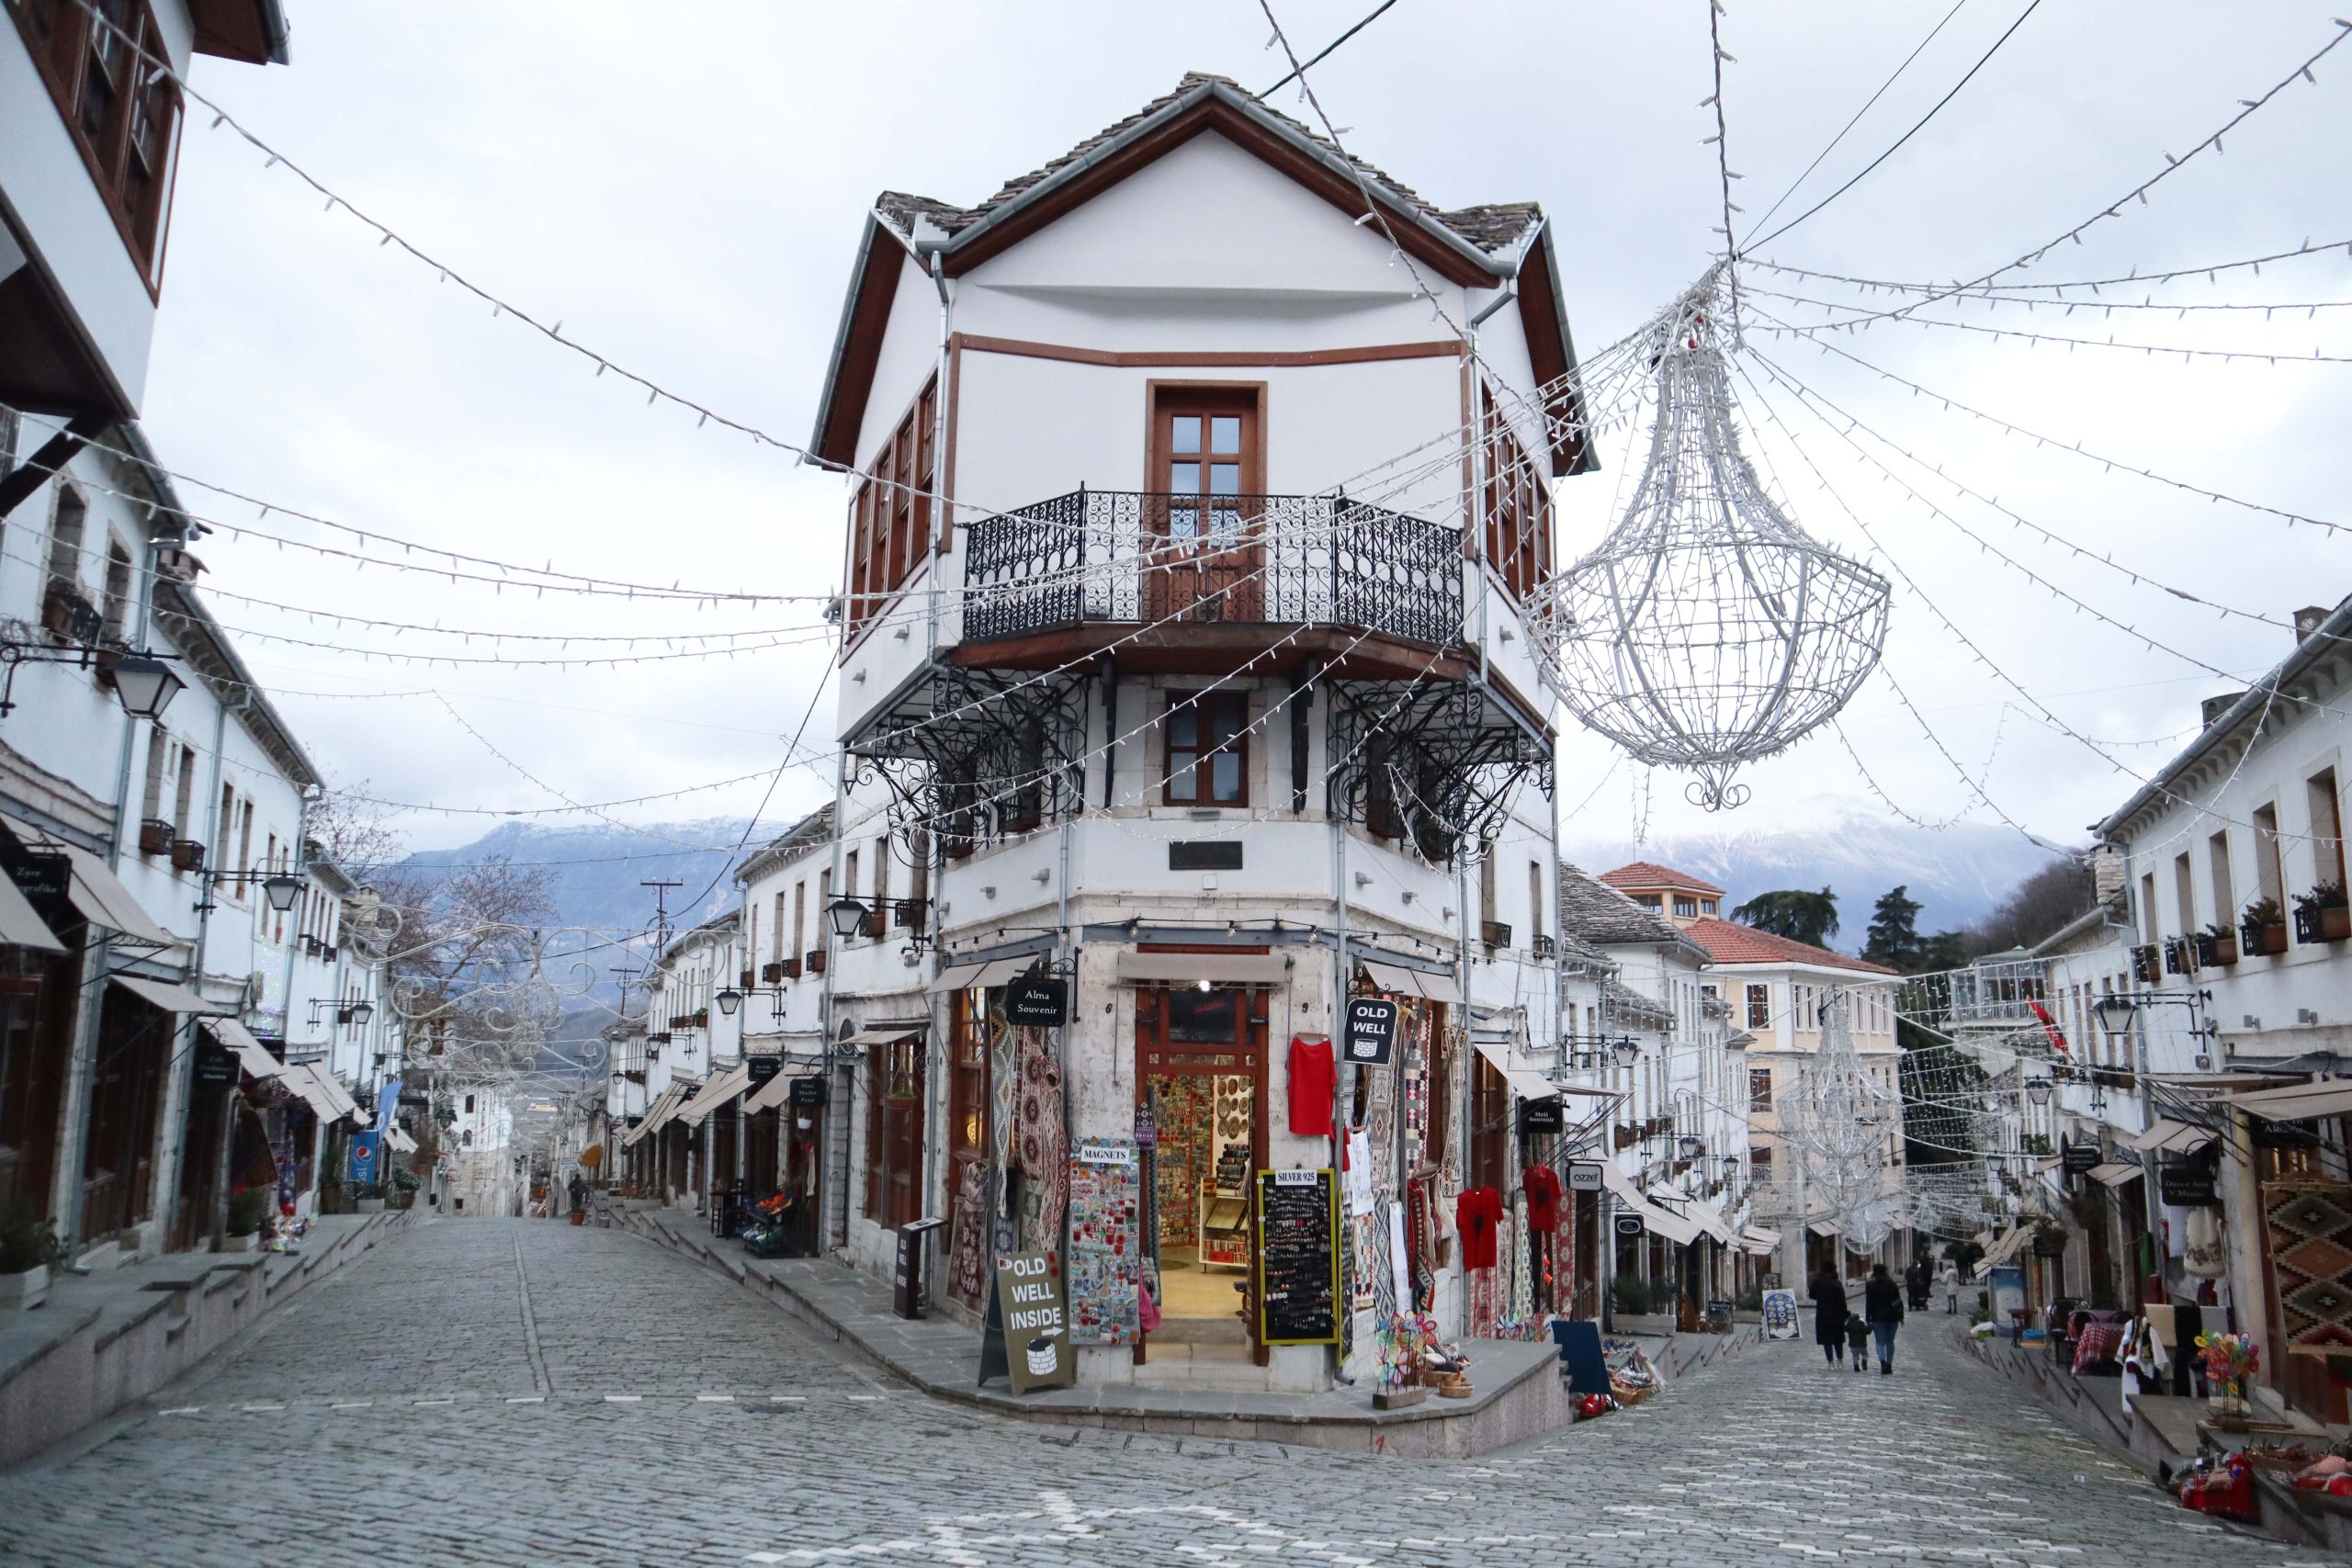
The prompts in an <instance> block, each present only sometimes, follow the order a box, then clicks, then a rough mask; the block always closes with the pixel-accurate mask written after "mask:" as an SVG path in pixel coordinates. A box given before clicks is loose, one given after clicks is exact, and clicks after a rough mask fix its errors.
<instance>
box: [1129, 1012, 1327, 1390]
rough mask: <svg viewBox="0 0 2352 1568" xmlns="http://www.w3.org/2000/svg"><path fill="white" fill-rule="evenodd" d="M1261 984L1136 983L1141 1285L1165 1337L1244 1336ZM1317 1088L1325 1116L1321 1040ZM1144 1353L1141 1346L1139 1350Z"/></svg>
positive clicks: (1260, 1146) (1261, 1094) (1263, 1061)
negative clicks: (1144, 985) (1138, 987)
mask: <svg viewBox="0 0 2352 1568" xmlns="http://www.w3.org/2000/svg"><path fill="white" fill-rule="evenodd" d="M1267 1002H1268V991H1267V990H1266V988H1265V987H1216V986H1213V987H1207V988H1203V987H1198V986H1189V987H1166V986H1162V987H1153V988H1150V989H1145V990H1138V991H1137V992H1136V1079H1135V1082H1136V1131H1137V1133H1138V1134H1143V1135H1142V1136H1139V1137H1138V1138H1137V1140H1136V1143H1137V1148H1138V1154H1139V1157H1140V1161H1141V1171H1140V1179H1139V1181H1138V1187H1139V1189H1140V1191H1141V1194H1142V1198H1143V1202H1144V1213H1143V1214H1142V1215H1141V1216H1140V1217H1139V1218H1138V1221H1137V1225H1138V1229H1139V1230H1140V1232H1141V1235H1142V1237H1143V1254H1142V1257H1141V1259H1140V1268H1141V1275H1142V1283H1143V1286H1144V1288H1145V1289H1146V1290H1148V1291H1149V1292H1151V1295H1152V1300H1153V1303H1154V1304H1155V1306H1156V1308H1157V1311H1158V1315H1159V1327H1158V1328H1157V1329H1155V1330H1153V1331H1152V1337H1157V1338H1159V1339H1162V1340H1166V1341H1169V1342H1171V1343H1173V1342H1185V1343H1224V1344H1230V1345H1236V1346H1238V1345H1241V1344H1242V1343H1244V1342H1245V1341H1250V1340H1253V1339H1254V1334H1255V1330H1254V1327H1253V1326H1252V1319H1253V1317H1254V1315H1255V1314H1253V1313H1252V1312H1251V1310H1250V1305H1251V1303H1250V1289H1251V1283H1252V1280H1253V1279H1254V1277H1255V1268H1256V1263H1257V1259H1256V1257H1255V1255H1254V1253H1253V1252H1252V1250H1251V1247H1252V1239H1253V1236H1254V1232H1255V1228H1254V1226H1253V1225H1252V1224H1251V1214H1250V1185H1251V1177H1252V1175H1253V1173H1255V1172H1256V1171H1258V1170H1259V1169H1261V1168H1263V1166H1264V1163H1265V1162H1264V1153H1263V1151H1264V1148H1265V1142H1266V1129H1265V1125H1264V1120H1265V1114H1264V1107H1265V1104H1266V1099H1267V1093H1266V1089H1267V1050H1266V1024H1267V1018H1266V1014H1267ZM1321 1059H1322V1060H1323V1062H1324V1063H1325V1064H1326V1065H1327V1066H1326V1070H1325V1071H1324V1072H1323V1073H1322V1075H1321V1077H1320V1078H1319V1080H1316V1081H1308V1078H1309V1077H1311V1075H1309V1076H1306V1077H1302V1076H1300V1075H1298V1074H1296V1073H1294V1076H1293V1077H1292V1080H1291V1085H1290V1087H1291V1090H1292V1093H1293V1094H1294V1095H1298V1094H1301V1093H1304V1094H1306V1095H1307V1096H1309V1097H1312V1096H1314V1095H1315V1094H1316V1093H1317V1091H1318V1090H1319V1091H1320V1093H1321V1096H1322V1100H1323V1101H1324V1106H1325V1109H1324V1111H1323V1116H1322V1121H1323V1122H1324V1124H1326V1125H1328V1124H1329V1119H1330V1112H1329V1098H1330V1079H1329V1070H1328V1063H1329V1046H1328V1045H1325V1046H1323V1047H1322V1058H1321ZM1146 1355H1147V1357H1148V1350H1147V1351H1146Z"/></svg>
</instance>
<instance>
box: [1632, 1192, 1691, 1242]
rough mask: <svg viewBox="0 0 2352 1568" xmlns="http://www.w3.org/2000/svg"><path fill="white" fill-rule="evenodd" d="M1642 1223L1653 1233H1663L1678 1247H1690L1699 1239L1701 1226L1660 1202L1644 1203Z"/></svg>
mask: <svg viewBox="0 0 2352 1568" xmlns="http://www.w3.org/2000/svg"><path fill="white" fill-rule="evenodd" d="M1641 1215H1642V1223H1643V1224H1645V1225H1647V1226H1648V1227H1649V1229H1650V1234H1651V1235H1662V1236H1664V1237H1666V1239H1667V1240H1668V1241H1670V1242H1672V1243H1674V1245H1675V1246H1677V1247H1688V1246H1690V1245H1691V1243H1692V1242H1694V1241H1696V1240H1698V1239H1699V1227H1698V1226H1697V1225H1695V1224H1691V1222H1690V1221H1689V1220H1686V1219H1684V1218H1683V1217H1682V1216H1681V1215H1679V1214H1678V1213H1674V1212H1673V1211H1672V1210H1671V1209H1668V1208H1667V1207H1665V1206H1664V1205H1663V1204H1659V1203H1644V1204H1643V1205H1642V1207H1641Z"/></svg>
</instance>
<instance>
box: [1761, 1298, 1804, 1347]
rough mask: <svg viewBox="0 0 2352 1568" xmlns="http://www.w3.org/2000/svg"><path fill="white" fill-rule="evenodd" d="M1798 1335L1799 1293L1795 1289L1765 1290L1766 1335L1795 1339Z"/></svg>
mask: <svg viewBox="0 0 2352 1568" xmlns="http://www.w3.org/2000/svg"><path fill="white" fill-rule="evenodd" d="M1764 1337H1765V1338H1767V1339H1794V1338H1795V1337H1797V1293H1796V1292H1794V1291H1767V1292H1764Z"/></svg>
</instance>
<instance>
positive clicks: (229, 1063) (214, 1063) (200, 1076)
mask: <svg viewBox="0 0 2352 1568" xmlns="http://www.w3.org/2000/svg"><path fill="white" fill-rule="evenodd" d="M194 1070H195V1073H196V1087H197V1088H198V1089H233V1088H235V1087H236V1083H237V1070H238V1064H237V1054H236V1053H235V1052H234V1051H232V1050H230V1049H229V1047H227V1046H226V1045H223V1044H221V1043H220V1042H219V1041H218V1040H215V1039H213V1038H212V1037H211V1036H210V1035H209V1034H207V1035H202V1036H199V1037H198V1040H197V1043H196V1066H195V1069H194Z"/></svg>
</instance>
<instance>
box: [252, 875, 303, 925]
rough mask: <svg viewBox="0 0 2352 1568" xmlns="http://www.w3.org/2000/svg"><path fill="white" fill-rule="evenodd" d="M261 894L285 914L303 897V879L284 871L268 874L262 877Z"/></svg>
mask: <svg viewBox="0 0 2352 1568" xmlns="http://www.w3.org/2000/svg"><path fill="white" fill-rule="evenodd" d="M261 896H262V897H264V898H266V899H268V900H269V907H270V908H273V909H275V910H277V912H278V913H279V914H281V915H282V914H285V913H286V912H287V911H288V910H289V909H291V908H294V905H295V901H296V900H297V899H299V898H300V897H302V879H301V878H300V877H298V876H288V875H287V874H285V873H284V872H282V871H281V872H279V873H278V874H277V875H275V876H266V877H264V878H262V884H261Z"/></svg>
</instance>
